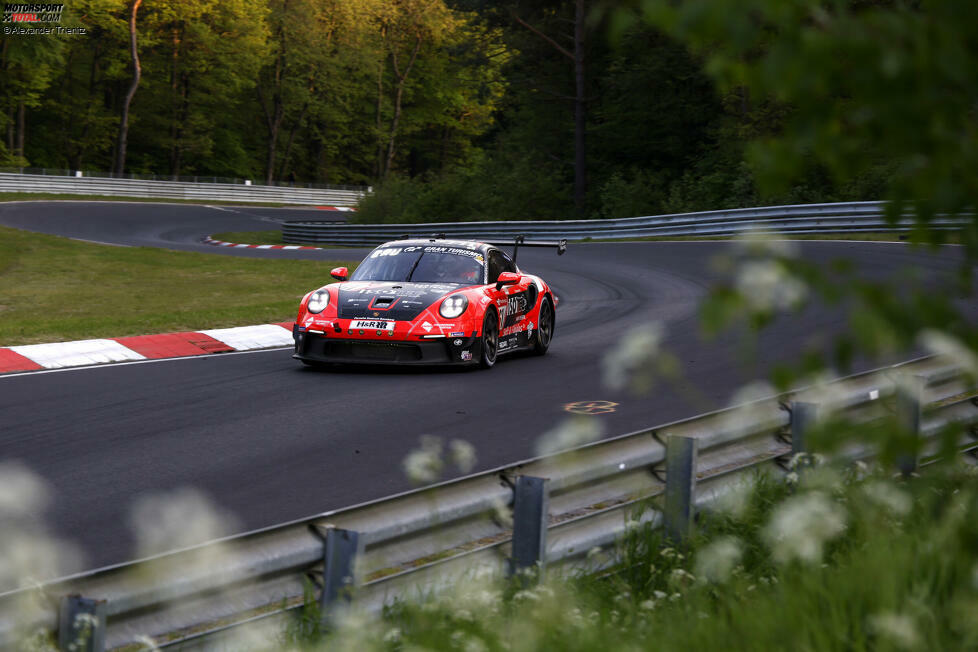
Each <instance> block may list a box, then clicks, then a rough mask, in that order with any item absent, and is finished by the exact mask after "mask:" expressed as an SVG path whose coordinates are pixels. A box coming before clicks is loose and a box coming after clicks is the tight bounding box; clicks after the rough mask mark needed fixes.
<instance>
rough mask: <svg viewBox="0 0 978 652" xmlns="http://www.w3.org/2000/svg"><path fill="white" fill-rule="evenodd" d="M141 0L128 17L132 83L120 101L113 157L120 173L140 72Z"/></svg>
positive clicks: (116, 171)
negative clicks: (138, 25)
mask: <svg viewBox="0 0 978 652" xmlns="http://www.w3.org/2000/svg"><path fill="white" fill-rule="evenodd" d="M142 1H143V0H134V2H133V3H132V13H131V14H130V17H129V48H130V53H131V56H132V83H131V84H130V85H129V92H127V93H126V99H125V100H123V103H122V118H121V119H120V120H119V137H118V148H117V150H116V158H115V173H116V174H120V175H121V174H122V173H123V172H125V169H126V137H127V136H128V134H129V105H130V104H131V103H132V96H133V95H135V94H136V89H137V88H138V87H139V76H140V73H141V72H142V71H141V69H140V67H139V50H138V48H137V43H136V12H137V11H139V5H141V4H142Z"/></svg>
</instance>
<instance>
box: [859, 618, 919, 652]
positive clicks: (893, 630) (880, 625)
mask: <svg viewBox="0 0 978 652" xmlns="http://www.w3.org/2000/svg"><path fill="white" fill-rule="evenodd" d="M869 626H870V628H872V630H873V632H875V633H876V635H877V636H879V637H880V638H884V639H886V640H887V641H889V642H890V643H891V644H892V645H894V646H895V647H898V648H900V649H903V650H913V649H916V648H919V647H920V645H921V642H922V641H921V638H920V634H919V633H918V632H917V626H916V624H915V623H914V621H913V618H911V617H910V616H908V615H907V614H898V613H893V612H891V611H886V612H883V613H879V614H876V615H875V616H871V617H870V619H869Z"/></svg>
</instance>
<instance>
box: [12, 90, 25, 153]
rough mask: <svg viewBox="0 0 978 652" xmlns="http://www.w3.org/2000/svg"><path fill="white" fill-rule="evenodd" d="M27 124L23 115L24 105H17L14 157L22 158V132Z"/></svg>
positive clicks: (19, 103) (21, 103)
mask: <svg viewBox="0 0 978 652" xmlns="http://www.w3.org/2000/svg"><path fill="white" fill-rule="evenodd" d="M25 131H27V124H26V120H25V115H24V103H23V102H18V103H17V142H15V143H14V156H19V157H20V158H24V132H25Z"/></svg>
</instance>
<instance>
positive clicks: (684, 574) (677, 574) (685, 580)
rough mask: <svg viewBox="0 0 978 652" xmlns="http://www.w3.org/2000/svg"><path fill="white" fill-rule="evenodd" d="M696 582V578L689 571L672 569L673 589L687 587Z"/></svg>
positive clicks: (671, 582) (671, 584)
mask: <svg viewBox="0 0 978 652" xmlns="http://www.w3.org/2000/svg"><path fill="white" fill-rule="evenodd" d="M695 581H696V577H695V576H694V575H693V574H692V573H690V572H689V571H686V570H683V569H682V568H674V569H672V572H671V573H669V585H670V586H673V587H682V586H686V585H688V584H690V583H692V582H695Z"/></svg>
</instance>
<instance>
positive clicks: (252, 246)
mask: <svg viewBox="0 0 978 652" xmlns="http://www.w3.org/2000/svg"><path fill="white" fill-rule="evenodd" d="M204 244H209V245H214V246H215V247H232V248H234V249H313V250H316V251H318V250H320V249H322V247H309V246H305V245H255V244H243V243H237V242H225V241H224V240H215V239H214V238H212V237H210V236H207V237H205V238H204Z"/></svg>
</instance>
